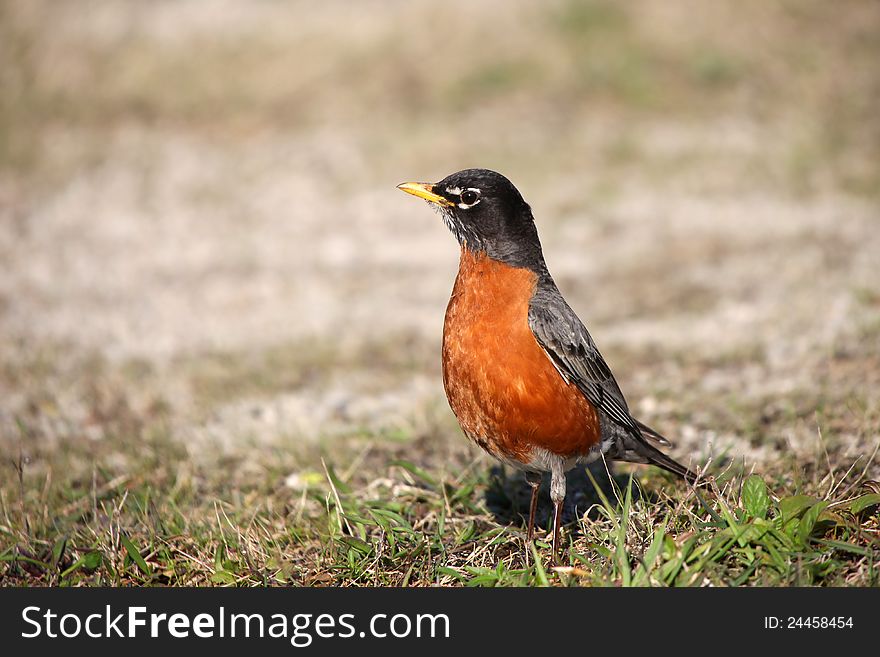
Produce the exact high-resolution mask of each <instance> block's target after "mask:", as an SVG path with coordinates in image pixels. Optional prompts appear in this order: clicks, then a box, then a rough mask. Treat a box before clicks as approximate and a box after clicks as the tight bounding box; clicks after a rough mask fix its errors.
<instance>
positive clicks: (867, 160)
mask: <svg viewBox="0 0 880 657" xmlns="http://www.w3.org/2000/svg"><path fill="white" fill-rule="evenodd" d="M0 23H2V25H3V27H2V32H3V36H0V42H2V43H3V45H0V57H2V60H3V64H2V68H3V74H2V76H3V77H2V78H0V83H2V84H3V86H4V88H5V89H6V90H7V91H4V93H3V95H4V97H5V99H4V100H3V101H0V102H2V106H0V123H2V140H0V262H2V275H0V444H2V449H3V451H4V452H5V453H7V454H8V455H15V454H18V453H21V455H22V457H23V459H24V461H25V462H26V463H27V468H26V473H25V476H26V478H27V481H28V482H30V484H28V485H32V486H33V487H34V489H35V490H38V489H40V488H41V487H42V486H44V485H49V484H46V483H45V482H46V478H47V476H48V477H50V478H51V479H52V480H53V481H56V482H57V481H62V480H63V481H69V482H72V483H70V485H71V486H72V488H73V489H74V490H77V489H82V490H85V489H87V488H88V487H89V486H90V485H91V484H92V483H93V479H94V478H95V477H97V478H98V479H99V480H101V481H112V479H113V477H114V476H119V475H120V474H122V475H124V474H125V473H126V472H127V471H128V470H129V469H130V468H131V467H132V465H131V462H132V459H136V458H137V453H138V452H137V451H136V450H135V451H133V452H132V451H125V450H122V449H117V448H116V446H115V445H116V444H117V443H118V442H120V441H125V440H127V439H126V438H125V437H124V436H138V435H141V434H140V433H138V432H139V431H141V430H143V428H144V427H152V428H154V429H155V427H156V426H159V425H161V427H162V431H163V432H165V434H166V435H167V438H168V440H169V441H170V442H171V443H173V444H175V445H177V446H178V447H179V448H180V449H182V450H183V451H182V452H180V454H182V455H181V456H180V457H179V458H181V459H183V460H184V461H188V462H189V463H190V464H191V467H192V468H193V469H194V471H196V472H214V473H215V475H216V476H220V477H226V478H228V479H229V481H230V482H235V483H237V484H238V483H241V482H248V481H253V480H256V479H259V478H260V477H265V476H269V475H267V474H266V473H267V465H266V464H267V462H270V461H273V460H275V459H277V458H280V459H281V462H282V463H284V471H283V472H281V473H280V475H279V476H280V478H281V480H282V481H287V482H288V484H290V487H291V488H293V489H296V488H297V487H298V486H299V483H298V482H299V478H300V477H308V476H311V474H312V473H314V472H315V471H318V470H320V466H319V464H318V462H317V461H316V460H314V459H312V460H306V461H300V460H298V459H299V457H298V456H292V457H291V456H281V457H279V456H277V455H278V454H279V453H282V452H284V451H285V450H287V449H288V448H290V447H291V446H294V448H295V449H294V452H295V453H296V454H299V453H300V452H298V451H296V450H298V449H300V448H301V447H302V446H303V445H314V446H317V447H316V449H319V451H320V450H324V449H325V447H324V446H326V445H331V444H332V443H333V441H335V440H341V439H345V437H347V436H352V435H358V436H367V437H372V438H374V439H376V440H379V441H380V442H379V443H377V444H379V445H380V446H379V447H370V448H369V450H370V451H371V455H370V457H369V458H368V459H367V461H366V462H365V463H366V464H369V463H373V462H374V456H375V451H376V450H378V451H379V453H380V454H381V452H382V447H381V444H382V443H381V441H382V440H390V441H392V442H393V443H394V444H395V445H397V444H400V441H403V442H402V444H404V445H411V448H410V449H411V452H412V455H413V458H414V459H415V460H418V459H419V458H420V457H419V454H420V453H421V452H423V451H428V452H430V451H431V449H433V447H432V445H431V444H428V445H426V444H425V441H424V440H419V437H424V436H437V435H440V436H442V438H438V439H437V440H439V441H440V442H441V443H442V444H446V441H447V440H448V442H449V445H451V447H443V449H453V450H460V451H467V450H468V449H470V448H468V447H467V446H466V444H465V441H464V439H463V438H462V437H461V436H460V434H459V433H458V429H457V427H456V426H455V423H454V419H453V418H452V417H451V414H450V412H449V410H448V408H447V407H446V404H445V399H444V397H443V391H442V387H441V383H440V378H439V340H440V331H441V324H442V317H443V311H444V308H445V303H446V301H447V298H448V294H449V291H450V289H451V285H452V280H453V277H454V273H455V269H456V264H457V256H458V253H457V247H456V245H455V242H454V240H453V238H452V237H451V236H450V235H449V234H448V233H447V231H446V229H445V228H444V227H443V225H442V224H441V222H440V221H439V219H438V217H437V216H436V215H435V214H433V213H432V212H430V211H429V210H428V208H426V207H425V206H424V205H423V204H421V203H418V202H415V201H414V200H413V199H412V198H411V197H408V196H406V195H404V194H401V193H400V192H398V191H397V190H396V189H395V185H396V184H397V183H399V182H401V181H404V180H436V179H440V178H442V177H443V176H445V175H447V174H448V173H451V172H452V171H455V170H458V169H462V168H466V167H470V166H482V167H488V168H494V169H497V170H499V171H501V172H502V173H505V174H506V175H508V177H510V178H511V179H512V180H513V182H514V183H515V184H516V185H517V186H518V188H519V189H520V190H521V191H522V193H523V195H524V196H525V197H526V199H527V200H528V201H529V202H530V203H531V205H532V207H533V210H534V212H535V216H536V218H537V222H538V227H539V231H540V233H541V236H542V240H543V244H544V249H545V254H546V257H547V261H548V264H549V266H550V269H551V272H552V273H553V274H554V276H555V278H556V280H557V282H558V283H559V285H560V288H561V289H562V291H563V293H564V294H565V295H566V297H567V298H568V300H569V301H570V303H571V304H572V306H573V307H574V308H575V310H576V311H577V312H578V313H579V315H580V316H581V318H582V319H583V320H584V321H585V322H586V324H587V325H588V326H589V328H590V330H591V332H592V334H593V336H594V337H595V339H596V341H597V342H598V344H599V346H600V348H601V349H602V351H603V353H604V354H605V356H606V359H607V360H608V361H609V363H610V365H611V367H612V368H613V369H614V371H615V373H616V375H617V378H618V380H619V382H620V384H621V387H622V388H623V390H624V392H625V393H626V394H627V397H628V399H629V400H630V404H631V406H632V407H633V408H634V409H635V411H636V414H637V415H638V416H639V417H640V419H642V420H644V421H645V422H647V423H649V424H654V425H656V426H657V427H658V428H659V429H661V430H662V431H663V432H664V433H666V434H668V435H670V437H672V438H673V440H674V442H675V444H676V446H675V449H674V452H673V453H674V455H675V456H676V457H677V458H678V459H680V460H682V461H684V462H686V463H687V462H690V463H692V464H695V463H699V464H702V463H705V462H706V461H707V460H711V462H712V463H713V464H714V465H713V467H715V466H717V467H720V468H723V467H725V466H727V465H729V464H731V463H734V464H738V466H737V467H741V468H744V469H745V470H752V469H754V470H755V471H758V472H762V471H765V470H766V471H768V472H774V473H776V475H777V476H783V475H782V474H780V472H783V471H784V465H780V464H785V463H788V462H789V461H786V459H788V458H791V457H792V455H795V456H798V455H800V457H802V458H803V459H805V460H806V461H807V462H809V463H813V464H814V465H815V467H816V468H828V467H829V466H831V468H832V470H837V471H846V470H847V469H849V468H851V467H853V468H855V471H861V470H862V469H865V473H864V474H865V476H866V477H868V478H873V479H880V461H878V460H877V459H875V458H873V453H874V452H876V449H877V445H878V435H880V230H878V228H880V194H878V192H880V157H878V153H880V150H878V147H880V114H878V113H877V112H876V101H877V98H878V94H880V43H878V40H877V39H876V35H877V33H878V29H880V6H878V5H877V4H876V3H866V2H840V3H822V2H804V3H787V2H785V3H765V2H757V1H749V2H721V3H713V4H712V6H711V8H709V7H706V6H705V5H704V4H703V3H699V2H695V1H687V0H682V1H679V2H660V1H658V0H655V1H643V2H637V3H633V4H632V5H628V6H627V7H626V8H622V7H620V6H619V5H617V4H616V3H610V2H608V3H606V2H584V3H576V2H551V3H529V2H501V1H500V0H499V1H490V2H485V3H470V2H463V1H462V2H458V1H457V0H452V1H451V2H445V3H442V4H441V5H438V4H437V3H432V2H422V1H418V2H396V1H392V2H357V3H350V2H341V1H338V0H329V1H325V2H322V3H319V4H316V3H310V2H295V3H281V2H261V3H252V2H245V1H242V0H225V1H224V2H221V3H211V4H208V3H200V2H186V1H185V2H150V3H126V2H112V1H100V2H98V1H95V2H86V1H82V2H67V3H63V5H62V4H60V3H56V4H53V3H43V2H33V3H16V2H5V3H2V9H0ZM157 423H158V424H157ZM131 427H135V430H130V429H131ZM429 442H430V441H429ZM175 449H176V448H175ZM326 449H332V448H331V447H327V448H326ZM346 449H348V448H346ZM395 449H396V448H395ZM404 449H406V448H404ZM175 453H177V452H175ZM443 453H445V452H443ZM469 453H470V452H469ZM471 454H472V456H473V457H474V458H482V457H478V454H477V452H476V451H474V452H472V453H471ZM817 454H824V455H825V457H824V458H827V462H826V463H817V462H816V458H817V457H816V455H817ZM4 460H5V461H9V460H10V459H4ZM353 460H354V461H355V464H354V465H355V466H357V462H356V455H351V454H350V455H349V456H347V457H341V461H342V462H345V463H349V464H350V463H351V462H352V461H353ZM378 462H379V463H381V458H378ZM478 462H479V463H482V464H483V465H482V466H480V467H488V465H489V463H488V460H486V461H485V462H484V461H478ZM95 463H98V469H97V474H96V470H95ZM0 467H2V468H7V472H6V473H5V474H3V479H7V481H8V482H10V486H9V487H8V488H7V490H6V495H7V496H8V499H9V500H11V499H13V498H14V496H15V494H16V493H15V492H14V487H13V486H12V484H11V482H12V481H13V479H14V477H13V476H12V475H13V474H14V470H13V469H10V468H11V466H8V464H4V465H3V466H0ZM363 467H367V466H366V465H365V466H363ZM441 467H442V466H441ZM273 476H274V475H273ZM77 482H79V483H77ZM99 485H100V481H99ZM242 485H244V484H242ZM10 503H11V502H10Z"/></svg>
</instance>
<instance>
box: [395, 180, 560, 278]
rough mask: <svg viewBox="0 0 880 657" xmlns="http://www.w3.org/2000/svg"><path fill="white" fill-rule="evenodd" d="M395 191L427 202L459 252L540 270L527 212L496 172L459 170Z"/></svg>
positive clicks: (526, 206) (532, 222)
mask: <svg viewBox="0 0 880 657" xmlns="http://www.w3.org/2000/svg"><path fill="white" fill-rule="evenodd" d="M398 188H399V189H401V190H403V191H405V192H407V193H409V194H413V195H414V196H418V197H419V198H423V199H425V200H426V201H428V202H429V203H431V204H433V205H434V207H436V208H437V209H438V210H439V211H440V214H441V215H442V216H443V220H444V222H445V223H446V225H447V226H448V227H449V230H451V231H452V234H453V235H455V237H456V239H458V241H459V243H460V244H461V246H462V247H463V248H466V249H469V250H471V251H476V252H479V251H483V252H485V253H486V254H487V255H488V256H489V257H491V258H494V259H496V260H500V261H502V262H505V263H508V264H511V265H514V266H516V267H528V268H530V269H543V263H544V259H543V256H542V255H541V243H540V241H539V240H538V232H537V230H536V229H535V220H534V218H533V217H532V210H531V208H530V207H529V204H528V203H526V202H525V201H524V200H523V197H522V195H521V194H520V193H519V191H518V190H517V188H516V187H514V186H513V183H511V182H510V181H509V180H508V179H507V178H505V177H504V176H502V175H501V174H500V173H496V172H495V171H490V170H488V169H465V170H463V171H459V172H457V173H453V174H451V175H449V176H446V178H444V179H443V180H441V181H440V182H437V183H402V184H400V185H398Z"/></svg>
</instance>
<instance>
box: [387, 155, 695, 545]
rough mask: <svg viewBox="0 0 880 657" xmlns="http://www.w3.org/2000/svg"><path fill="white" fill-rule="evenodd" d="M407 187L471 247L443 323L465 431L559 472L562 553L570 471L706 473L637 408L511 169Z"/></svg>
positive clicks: (496, 452)
mask: <svg viewBox="0 0 880 657" xmlns="http://www.w3.org/2000/svg"><path fill="white" fill-rule="evenodd" d="M398 188H399V189H401V190H403V191H404V192H407V193H408V194H412V195H414V196H417V197H419V198H422V199H425V200H426V201H428V202H429V203H430V204H432V205H433V207H434V208H435V209H437V210H439V212H440V215H441V216H442V218H443V221H444V222H445V223H446V225H447V227H448V228H449V230H450V231H452V234H453V235H455V237H456V239H457V240H458V243H459V244H460V246H461V259H460V262H459V267H458V275H457V276H456V279H455V285H454V287H453V290H452V296H451V298H450V300H449V305H448V307H447V308H446V318H445V321H444V324H443V349H442V361H443V386H444V388H445V391H446V396H447V398H448V400H449V405H450V406H451V407H452V411H453V413H455V416H456V418H457V419H458V422H459V424H460V425H461V428H462V430H463V431H464V433H465V435H466V436H467V437H468V438H470V440H472V441H473V442H475V443H476V444H477V445H479V446H480V447H482V448H483V449H484V450H486V451H487V452H489V454H491V455H492V456H494V457H495V458H497V459H499V460H500V461H502V462H504V463H508V464H510V465H512V466H514V467H516V468H518V469H520V470H523V471H524V472H525V474H526V480H527V482H528V483H529V485H530V486H531V488H532V495H531V503H530V505H529V524H528V539H529V540H530V541H531V540H532V537H533V535H534V519H535V508H536V505H537V494H538V488H539V486H540V483H541V478H542V477H543V474H544V473H545V472H549V473H550V498H551V500H552V502H553V509H554V512H553V543H552V553H553V554H554V555H556V554H557V548H558V545H559V525H560V518H561V511H562V502H563V500H564V499H565V473H566V472H567V471H568V470H570V469H571V468H573V467H574V466H576V465H578V464H581V463H590V462H592V461H594V460H596V459H597V458H599V457H604V458H606V459H609V460H620V461H628V462H631V463H647V464H652V465H656V466H659V467H660V468H663V469H664V470H668V471H669V472H672V473H674V474H676V475H678V476H680V477H683V478H684V479H686V480H687V481H689V482H691V483H694V482H696V481H697V475H696V474H695V473H694V472H692V471H690V470H689V469H687V468H686V467H685V466H683V465H681V464H680V463H678V462H676V461H674V460H673V459H671V458H670V457H669V456H667V455H666V454H664V453H663V452H661V451H660V450H658V449H657V448H656V447H654V445H652V443H654V444H656V445H660V446H669V445H670V443H669V441H668V440H666V438H664V437H663V436H661V435H660V434H659V433H658V432H656V431H654V430H653V429H651V428H650V427H648V426H646V425H644V424H642V423H641V422H639V421H638V420H636V419H635V418H633V416H632V415H631V414H630V411H629V407H628V406H627V403H626V399H624V396H623V393H622V392H621V391H620V387H619V386H618V385H617V381H615V379H614V376H613V375H612V374H611V370H610V369H609V367H608V365H607V363H606V362H605V359H604V358H602V355H601V354H600V353H599V350H598V349H597V348H596V344H595V342H593V339H592V338H591V337H590V334H589V333H588V332H587V329H586V327H585V326H584V324H583V322H581V320H580V319H579V318H578V316H577V315H576V314H575V312H574V311H573V310H572V309H571V307H570V306H569V305H568V303H566V301H565V299H564V298H563V297H562V294H561V293H560V292H559V289H558V288H557V287H556V283H555V282H554V281H553V278H552V277H551V276H550V272H549V271H548V270H547V264H546V263H545V261H544V254H543V252H542V250H541V242H540V240H539V239H538V231H537V229H536V228H535V220H534V217H533V216H532V211H531V208H530V207H529V205H528V203H526V202H525V200H523V197H522V195H521V194H520V193H519V191H518V190H517V189H516V187H514V186H513V184H512V183H511V182H510V181H509V180H508V179H507V178H505V177H504V176H502V175H501V174H499V173H496V172H495V171H489V170H487V169H465V170H464V171H459V172H458V173H453V174H452V175H450V176H447V177H446V178H444V179H443V180H441V181H440V182H438V183H434V184H431V183H416V182H406V183H402V184H400V185H398Z"/></svg>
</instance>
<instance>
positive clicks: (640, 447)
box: [628, 422, 707, 486]
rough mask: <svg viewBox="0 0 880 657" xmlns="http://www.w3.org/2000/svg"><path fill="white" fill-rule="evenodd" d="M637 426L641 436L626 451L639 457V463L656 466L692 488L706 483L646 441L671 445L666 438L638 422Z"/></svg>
mask: <svg viewBox="0 0 880 657" xmlns="http://www.w3.org/2000/svg"><path fill="white" fill-rule="evenodd" d="M638 426H639V429H640V432H641V436H639V437H638V438H636V439H635V440H633V441H632V442H633V443H634V444H633V445H630V446H628V447H629V450H628V451H632V452H635V454H636V455H638V457H640V458H639V461H641V462H642V463H648V464H651V465H656V466H657V467H658V468H663V469H664V470H666V471H667V472H671V473H672V474H676V475H678V476H679V477H681V478H682V479H684V480H685V481H687V482H688V483H689V484H691V485H694V486H703V485H705V484H706V483H707V481H706V480H705V479H703V478H701V477H700V475H698V474H697V473H696V472H694V471H692V470H689V469H688V468H686V467H685V466H683V465H682V464H681V463H679V462H678V461H676V460H675V459H673V458H672V457H670V456H667V455H666V454H664V453H663V452H661V451H660V450H659V449H657V448H656V447H654V446H653V445H651V444H650V443H649V442H648V440H650V441H652V442H655V443H658V444H660V445H664V446H669V445H671V444H672V443H670V442H669V441H668V440H667V439H666V438H664V437H663V436H662V435H660V434H659V433H657V432H656V431H654V430H653V429H652V428H651V427H649V426H647V425H645V424H642V423H641V422H638ZM633 460H635V459H633Z"/></svg>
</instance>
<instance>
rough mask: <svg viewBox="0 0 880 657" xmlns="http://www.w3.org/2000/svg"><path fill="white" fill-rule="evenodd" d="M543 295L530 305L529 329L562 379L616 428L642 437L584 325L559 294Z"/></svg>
mask: <svg viewBox="0 0 880 657" xmlns="http://www.w3.org/2000/svg"><path fill="white" fill-rule="evenodd" d="M553 292H555V294H553V293H550V292H548V291H542V292H539V293H538V294H536V295H535V297H533V299H532V303H531V304H530V305H529V327H530V328H531V329H532V333H533V334H534V335H535V339H536V340H537V341H538V344H540V345H541V347H542V348H543V349H544V351H545V352H546V353H547V355H548V356H549V357H550V360H551V361H552V362H553V364H554V365H555V366H556V369H557V370H559V373H560V374H561V375H562V377H563V378H564V379H565V380H566V381H568V382H570V383H573V384H574V385H576V386H577V387H578V389H579V390H580V391H581V393H582V394H583V395H584V396H585V397H586V398H587V399H588V400H589V401H590V403H591V404H593V406H595V407H596V408H597V409H599V410H600V411H602V412H603V413H604V414H605V415H606V416H608V418H610V419H611V420H613V421H614V422H615V423H616V424H618V425H620V426H621V427H623V428H625V429H626V430H628V431H629V432H631V433H632V434H633V435H634V436H639V437H640V436H641V431H640V429H639V423H638V422H637V421H636V420H635V419H633V417H632V416H631V415H630V413H629V407H628V406H627V404H626V399H624V397H623V393H622V392H621V391H620V386H618V385H617V381H615V380H614V376H613V375H612V374H611V369H610V368H609V367H608V364H607V363H606V362H605V359H604V358H602V354H600V353H599V350H598V349H597V348H596V344H595V343H594V342H593V338H592V337H590V334H589V333H588V332H587V329H586V327H585V326H584V325H583V322H581V320H580V319H579V318H578V316H577V315H576V314H575V313H574V311H573V310H572V309H571V308H570V307H569V305H568V304H567V303H566V302H565V300H564V299H563V298H562V295H560V294H559V293H558V292H557V291H555V290H553Z"/></svg>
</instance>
